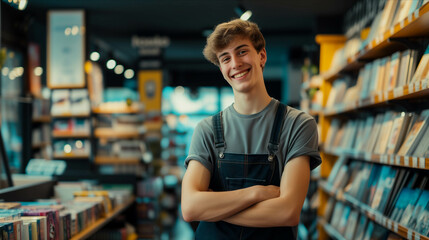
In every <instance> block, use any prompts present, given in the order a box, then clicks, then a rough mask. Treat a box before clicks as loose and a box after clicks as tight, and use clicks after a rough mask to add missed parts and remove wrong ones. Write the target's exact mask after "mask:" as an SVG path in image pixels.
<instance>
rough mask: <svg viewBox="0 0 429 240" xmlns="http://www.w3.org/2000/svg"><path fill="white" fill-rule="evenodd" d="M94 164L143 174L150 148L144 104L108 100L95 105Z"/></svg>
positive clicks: (100, 168)
mask: <svg viewBox="0 0 429 240" xmlns="http://www.w3.org/2000/svg"><path fill="white" fill-rule="evenodd" d="M92 113H93V122H94V125H95V127H94V145H95V149H94V152H95V154H94V155H95V157H94V164H95V165H96V166H97V168H98V170H99V171H101V172H103V171H107V172H118V171H120V172H127V173H135V174H136V175H141V173H142V172H143V171H144V166H143V164H142V158H143V155H144V153H145V152H146V143H145V133H146V128H145V127H144V122H145V114H144V112H143V106H142V105H141V104H140V103H137V102H131V103H127V102H125V101H124V102H107V103H101V104H100V105H98V106H97V107H93V108H92Z"/></svg>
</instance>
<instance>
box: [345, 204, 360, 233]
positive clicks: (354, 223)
mask: <svg viewBox="0 0 429 240" xmlns="http://www.w3.org/2000/svg"><path fill="white" fill-rule="evenodd" d="M358 220H359V212H358V211H357V210H352V211H351V212H350V215H349V218H348V219H347V220H346V222H347V226H346V229H345V231H344V234H343V235H344V237H345V238H346V239H354V238H353V236H354V235H355V231H356V228H357V227H358Z"/></svg>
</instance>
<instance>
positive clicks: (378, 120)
mask: <svg viewBox="0 0 429 240" xmlns="http://www.w3.org/2000/svg"><path fill="white" fill-rule="evenodd" d="M383 119H384V114H383V113H379V114H377V115H376V117H375V121H374V125H373V127H372V128H371V134H370V136H369V138H368V141H367V142H366V144H365V145H364V147H363V148H364V151H365V152H369V153H372V152H373V150H374V146H375V145H376V143H377V140H378V137H379V133H380V129H381V125H382V123H383Z"/></svg>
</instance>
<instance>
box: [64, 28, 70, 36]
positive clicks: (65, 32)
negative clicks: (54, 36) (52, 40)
mask: <svg viewBox="0 0 429 240" xmlns="http://www.w3.org/2000/svg"><path fill="white" fill-rule="evenodd" d="M64 34H65V35H66V36H68V35H70V34H71V28H69V27H67V28H66V29H65V30H64Z"/></svg>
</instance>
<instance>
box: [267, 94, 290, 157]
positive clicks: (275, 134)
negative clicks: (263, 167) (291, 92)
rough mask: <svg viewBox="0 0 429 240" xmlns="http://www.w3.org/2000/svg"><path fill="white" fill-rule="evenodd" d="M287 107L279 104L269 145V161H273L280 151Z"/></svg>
mask: <svg viewBox="0 0 429 240" xmlns="http://www.w3.org/2000/svg"><path fill="white" fill-rule="evenodd" d="M285 110H286V105H284V104H283V103H281V102H278V104H277V110H276V117H275V119H274V124H273V128H272V129H271V136H270V141H269V143H268V152H269V155H268V160H269V161H272V160H273V159H274V156H275V155H276V153H277V151H278V150H279V141H280V133H281V130H282V125H283V118H284V115H285Z"/></svg>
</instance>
